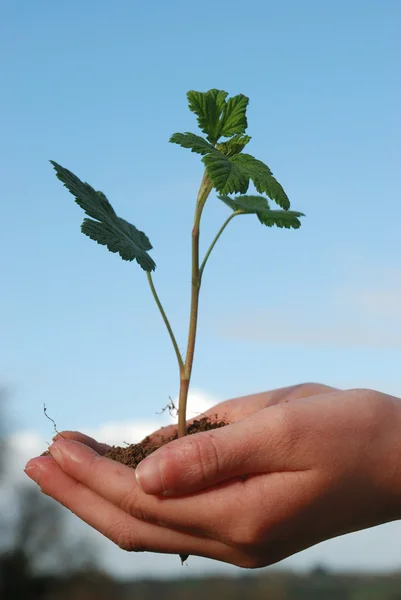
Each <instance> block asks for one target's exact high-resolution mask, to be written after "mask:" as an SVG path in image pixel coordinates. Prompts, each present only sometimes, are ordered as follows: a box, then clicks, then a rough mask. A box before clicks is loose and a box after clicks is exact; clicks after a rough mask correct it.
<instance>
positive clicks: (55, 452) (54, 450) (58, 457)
mask: <svg viewBox="0 0 401 600" xmlns="http://www.w3.org/2000/svg"><path fill="white" fill-rule="evenodd" d="M49 452H50V454H51V455H52V457H53V458H54V460H55V461H57V462H58V463H61V461H62V460H63V454H62V453H61V452H60V449H59V447H58V446H56V444H55V443H54V444H52V445H51V446H49Z"/></svg>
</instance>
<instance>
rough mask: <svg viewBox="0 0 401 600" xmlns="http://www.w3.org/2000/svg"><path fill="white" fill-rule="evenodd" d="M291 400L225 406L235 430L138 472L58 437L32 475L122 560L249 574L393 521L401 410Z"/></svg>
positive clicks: (191, 441) (335, 400)
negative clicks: (167, 557)
mask: <svg viewBox="0 0 401 600" xmlns="http://www.w3.org/2000/svg"><path fill="white" fill-rule="evenodd" d="M307 387H308V386H307ZM307 387H305V388H303V389H304V391H305V392H306V390H307ZM312 387H313V386H312ZM291 389H292V388H287V391H286V392H284V393H283V395H282V396H281V400H280V401H278V402H274V400H273V396H274V393H273V395H270V396H269V395H268V394H267V395H266V397H265V400H267V403H265V404H263V402H262V400H261V396H263V394H262V395H258V396H257V397H258V400H257V399H256V398H252V397H249V398H244V399H242V402H243V403H245V404H247V405H248V406H247V407H246V408H245V407H244V408H243V412H241V409H240V408H238V406H237V408H235V409H234V406H236V403H237V404H238V405H239V404H241V402H238V401H231V402H233V404H232V405H230V407H231V408H232V410H233V412H232V413H231V415H230V417H231V419H232V420H233V421H234V422H233V423H232V424H231V425H228V426H227V427H223V428H220V429H216V430H212V431H209V432H204V433H199V434H196V435H193V436H187V437H185V438H183V439H179V440H176V441H172V442H170V443H169V444H167V445H166V446H164V447H163V448H161V449H159V450H157V451H156V452H154V453H153V454H152V455H151V456H149V457H148V458H147V459H145V460H144V461H143V462H142V463H141V464H140V465H139V467H138V468H137V470H136V472H135V471H133V470H132V469H130V468H129V467H126V466H124V465H121V464H118V463H116V462H114V461H111V460H109V459H107V458H105V457H104V456H102V455H101V453H102V452H104V449H105V448H104V447H103V446H99V445H97V443H96V442H95V441H94V440H91V439H90V438H86V437H85V436H84V437H79V438H78V439H79V441H77V439H67V438H68V437H70V438H72V437H74V436H75V438H76V437H77V436H78V435H82V434H63V435H64V437H59V438H58V439H57V440H56V442H55V443H54V444H53V445H52V446H51V447H50V452H51V456H50V457H49V456H47V457H39V458H36V459H32V460H31V461H30V462H29V463H28V465H27V474H28V475H29V477H31V478H32V479H34V480H35V481H36V482H37V483H38V484H39V485H40V487H41V489H42V491H43V492H44V493H46V494H48V495H50V496H52V497H53V498H55V499H56V500H57V501H58V502H60V503H61V504H63V505H64V506H66V507H68V508H69V509H70V510H71V511H72V512H74V513H75V514H76V515H78V516H79V517H80V518H81V519H83V520H84V521H86V522H87V523H89V524H90V525H91V526H92V527H94V528H96V529H98V530H99V531H100V532H102V533H103V534H104V535H106V536H107V537H109V538H110V539H111V540H113V541H114V542H115V543H116V544H118V545H119V546H120V547H121V548H123V549H125V550H134V551H140V550H147V551H152V552H164V553H173V554H189V555H200V556H206V557H209V558H213V559H217V560H221V561H225V562H229V563H232V564H235V565H238V566H243V567H251V568H256V567H262V566H266V565H269V564H272V563H274V562H277V561H279V560H281V559H283V558H285V557H287V556H290V555H291V554H294V553H296V552H298V551H300V550H302V549H305V548H307V547H309V546H312V545H314V544H316V543H318V542H321V541H323V540H326V539H329V538H331V537H335V536H338V535H342V534H344V533H347V532H351V531H356V530H358V529H363V528H367V527H371V526H373V525H377V524H380V523H384V522H387V521H391V520H395V519H398V518H400V506H401V501H400V500H401V498H400V497H401V481H400V473H399V467H398V465H399V464H400V459H401V456H400V455H401V441H400V436H399V431H400V425H401V412H400V411H401V408H400V403H399V400H398V399H396V398H394V397H391V396H387V395H384V394H380V393H378V392H373V391H370V390H352V391H336V390H333V389H327V388H324V387H323V388H321V391H319V392H318V393H317V394H314V393H313V391H312V388H311V386H309V391H308V393H306V394H302V393H300V391H301V389H302V387H297V390H298V391H296V394H295V396H291ZM293 390H294V391H295V388H293ZM275 394H276V396H275V397H276V399H277V398H278V397H279V396H280V392H276V393H275ZM285 394H287V399H288V400H289V399H290V397H291V400H292V399H294V398H295V397H296V398H297V401H286V400H285V399H283V398H284V396H285ZM258 403H260V404H259V405H258ZM223 405H224V403H223ZM251 405H252V406H253V405H254V406H256V405H258V406H259V408H256V409H255V410H251V409H250V406H251ZM225 410H226V411H227V412H228V411H229V407H228V406H227V405H226V407H225ZM236 410H237V411H238V418H235V416H234V415H235V411H236ZM248 410H249V413H248V414H246V413H247V411H248ZM230 417H229V418H230Z"/></svg>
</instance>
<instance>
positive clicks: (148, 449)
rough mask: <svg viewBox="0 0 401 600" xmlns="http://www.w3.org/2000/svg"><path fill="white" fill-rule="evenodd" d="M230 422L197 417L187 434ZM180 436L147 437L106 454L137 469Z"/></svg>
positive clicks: (222, 425) (117, 447) (112, 448)
mask: <svg viewBox="0 0 401 600" xmlns="http://www.w3.org/2000/svg"><path fill="white" fill-rule="evenodd" d="M225 425H228V423H227V422H226V421H224V420H218V421H213V420H212V419H211V418H210V417H202V418H201V419H195V420H194V421H193V422H192V423H191V424H190V425H188V426H187V435H193V434H194V433H200V432H202V431H211V430H212V429H219V428H220V427H224V426H225ZM177 438H178V434H177V433H176V434H175V435H173V436H170V437H163V436H161V437H160V438H159V440H158V443H157V444H155V443H152V441H151V438H149V437H147V438H145V439H144V440H143V441H142V442H141V443H140V444H131V445H129V446H126V447H125V448H122V447H121V446H112V447H111V448H110V449H109V450H108V451H107V452H106V454H105V456H106V457H107V458H111V459H112V460H115V461H117V462H119V463H122V464H123V465H127V466H128V467H132V468H133V469H136V467H137V466H138V465H139V463H140V462H141V461H142V460H143V459H144V458H146V457H147V456H149V454H152V452H154V451H155V450H157V449H158V448H161V447H162V446H164V445H165V444H168V443H169V442H172V441H173V440H176V439H177Z"/></svg>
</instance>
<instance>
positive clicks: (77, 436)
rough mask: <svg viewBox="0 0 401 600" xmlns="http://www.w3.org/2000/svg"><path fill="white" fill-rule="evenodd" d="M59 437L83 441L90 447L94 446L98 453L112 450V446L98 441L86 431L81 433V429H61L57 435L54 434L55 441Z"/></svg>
mask: <svg viewBox="0 0 401 600" xmlns="http://www.w3.org/2000/svg"><path fill="white" fill-rule="evenodd" d="M59 439H67V440H75V441H76V442H81V443H82V444H85V445H86V446H89V448H93V450H95V452H97V453H98V454H106V452H107V451H108V450H110V446H109V445H108V444H103V443H100V442H97V441H96V440H95V439H93V438H92V437H90V436H89V435H85V434H84V433H80V432H79V431H60V432H59V433H57V435H55V436H54V438H53V442H55V441H57V440H59Z"/></svg>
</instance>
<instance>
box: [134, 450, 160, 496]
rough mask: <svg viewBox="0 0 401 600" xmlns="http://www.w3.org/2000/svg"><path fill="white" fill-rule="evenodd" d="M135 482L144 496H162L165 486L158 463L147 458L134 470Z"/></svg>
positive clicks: (153, 457) (151, 457) (152, 457)
mask: <svg viewBox="0 0 401 600" xmlns="http://www.w3.org/2000/svg"><path fill="white" fill-rule="evenodd" d="M135 475H136V481H137V483H138V485H139V486H140V487H141V488H142V490H143V491H144V492H145V494H164V493H165V492H166V486H165V484H164V480H163V477H162V474H161V471H160V461H159V460H158V459H157V458H156V457H155V456H148V458H145V460H143V461H142V462H140V463H139V465H138V466H137V468H136V469H135Z"/></svg>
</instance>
